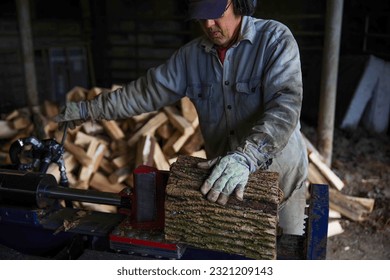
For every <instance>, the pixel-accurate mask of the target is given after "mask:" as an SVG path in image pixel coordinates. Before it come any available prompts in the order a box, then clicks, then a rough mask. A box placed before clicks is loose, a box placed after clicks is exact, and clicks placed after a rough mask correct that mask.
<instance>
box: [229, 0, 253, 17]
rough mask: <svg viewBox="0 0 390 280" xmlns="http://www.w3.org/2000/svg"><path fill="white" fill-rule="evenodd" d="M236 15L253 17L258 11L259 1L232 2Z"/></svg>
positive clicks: (240, 0)
mask: <svg viewBox="0 0 390 280" xmlns="http://www.w3.org/2000/svg"><path fill="white" fill-rule="evenodd" d="M232 1H233V6H234V9H235V13H236V14H238V15H242V16H251V15H253V13H254V12H255V10H256V5H257V0H232Z"/></svg>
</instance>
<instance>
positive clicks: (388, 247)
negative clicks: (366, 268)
mask: <svg viewBox="0 0 390 280" xmlns="http://www.w3.org/2000/svg"><path fill="white" fill-rule="evenodd" d="M302 131H303V133H304V134H305V135H306V136H307V137H308V138H309V139H310V141H312V143H315V141H316V131H315V130H314V129H313V128H311V127H308V126H305V125H304V126H303V129H302ZM389 140H390V137H389V136H383V135H382V136H380V135H376V134H373V133H369V132H368V131H366V130H364V129H361V128H360V129H358V130H356V131H354V132H347V131H341V130H336V131H335V135H334V144H333V163H332V170H333V171H334V172H335V173H336V174H337V175H338V176H339V177H340V178H341V179H342V180H343V181H344V182H345V184H346V186H345V187H344V189H343V190H342V193H344V194H347V195H352V196H359V197H367V198H373V199H375V207H374V210H373V212H372V213H371V214H370V215H369V217H368V218H367V220H366V221H364V222H354V221H352V220H349V219H347V218H344V217H342V218H341V219H340V222H341V225H342V226H343V229H344V232H343V233H342V234H339V235H336V236H332V237H330V238H328V247H327V259H333V260H390V141H389Z"/></svg>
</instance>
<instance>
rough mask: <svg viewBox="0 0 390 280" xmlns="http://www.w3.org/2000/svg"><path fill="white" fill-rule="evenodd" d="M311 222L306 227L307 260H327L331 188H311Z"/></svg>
mask: <svg viewBox="0 0 390 280" xmlns="http://www.w3.org/2000/svg"><path fill="white" fill-rule="evenodd" d="M310 195H311V198H310V206H309V213H308V216H309V222H308V223H307V226H306V259H307V260H324V259H326V247H327V240H328V219H329V187H328V185H321V184H313V185H311V186H310Z"/></svg>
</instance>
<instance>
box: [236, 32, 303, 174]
mask: <svg viewBox="0 0 390 280" xmlns="http://www.w3.org/2000/svg"><path fill="white" fill-rule="evenodd" d="M265 59H266V67H265V70H264V73H263V80H262V87H263V89H262V90H263V93H264V114H263V115H262V117H261V118H260V119H259V120H257V121H256V122H255V124H254V126H253V127H252V129H251V131H250V134H249V135H248V136H247V137H246V138H245V139H244V141H243V143H241V144H240V145H239V147H238V148H237V152H239V153H241V154H242V155H244V156H245V157H246V158H247V160H248V161H249V162H250V169H251V171H252V172H254V171H255V170H257V169H259V168H261V169H266V168H268V166H269V164H270V163H271V161H272V159H273V158H275V157H276V156H277V155H278V153H279V152H280V151H282V150H283V148H284V147H285V146H286V145H287V143H288V140H289V138H290V136H291V135H292V133H293V132H294V130H295V129H296V127H297V125H298V123H299V117H300V112H301V106H302V91H303V90H302V74H301V63H300V56H299V49H298V45H297V43H296V41H295V39H294V38H293V36H292V34H291V33H290V32H289V30H288V29H287V30H285V31H284V32H283V33H282V34H281V36H279V37H278V38H277V39H276V40H275V41H274V43H273V44H271V45H270V47H269V48H268V51H267V53H266V58H265Z"/></svg>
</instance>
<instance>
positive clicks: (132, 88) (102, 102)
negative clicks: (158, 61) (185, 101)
mask: <svg viewBox="0 0 390 280" xmlns="http://www.w3.org/2000/svg"><path fill="white" fill-rule="evenodd" d="M184 65H185V64H184V63H183V59H182V56H181V51H180V50H179V51H177V52H175V53H174V54H173V55H172V56H171V57H170V59H169V60H167V62H166V63H164V64H162V65H160V66H158V67H156V68H151V69H149V70H148V71H147V73H146V75H144V76H142V77H140V78H138V79H137V80H134V81H132V82H130V83H128V84H125V85H124V86H123V87H122V88H119V89H117V90H115V91H113V92H110V93H106V94H100V95H99V96H97V97H96V98H95V99H93V100H91V101H89V104H88V105H89V108H90V109H89V111H90V115H91V118H92V119H95V120H100V119H106V120H113V119H124V118H128V117H131V116H134V115H138V114H141V113H145V112H151V111H155V110H158V109H160V108H162V107H164V106H166V105H169V104H173V103H175V102H176V101H178V100H179V99H180V98H181V97H183V95H184V94H185V85H186V80H185V76H184V75H183V73H185V71H184Z"/></svg>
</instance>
